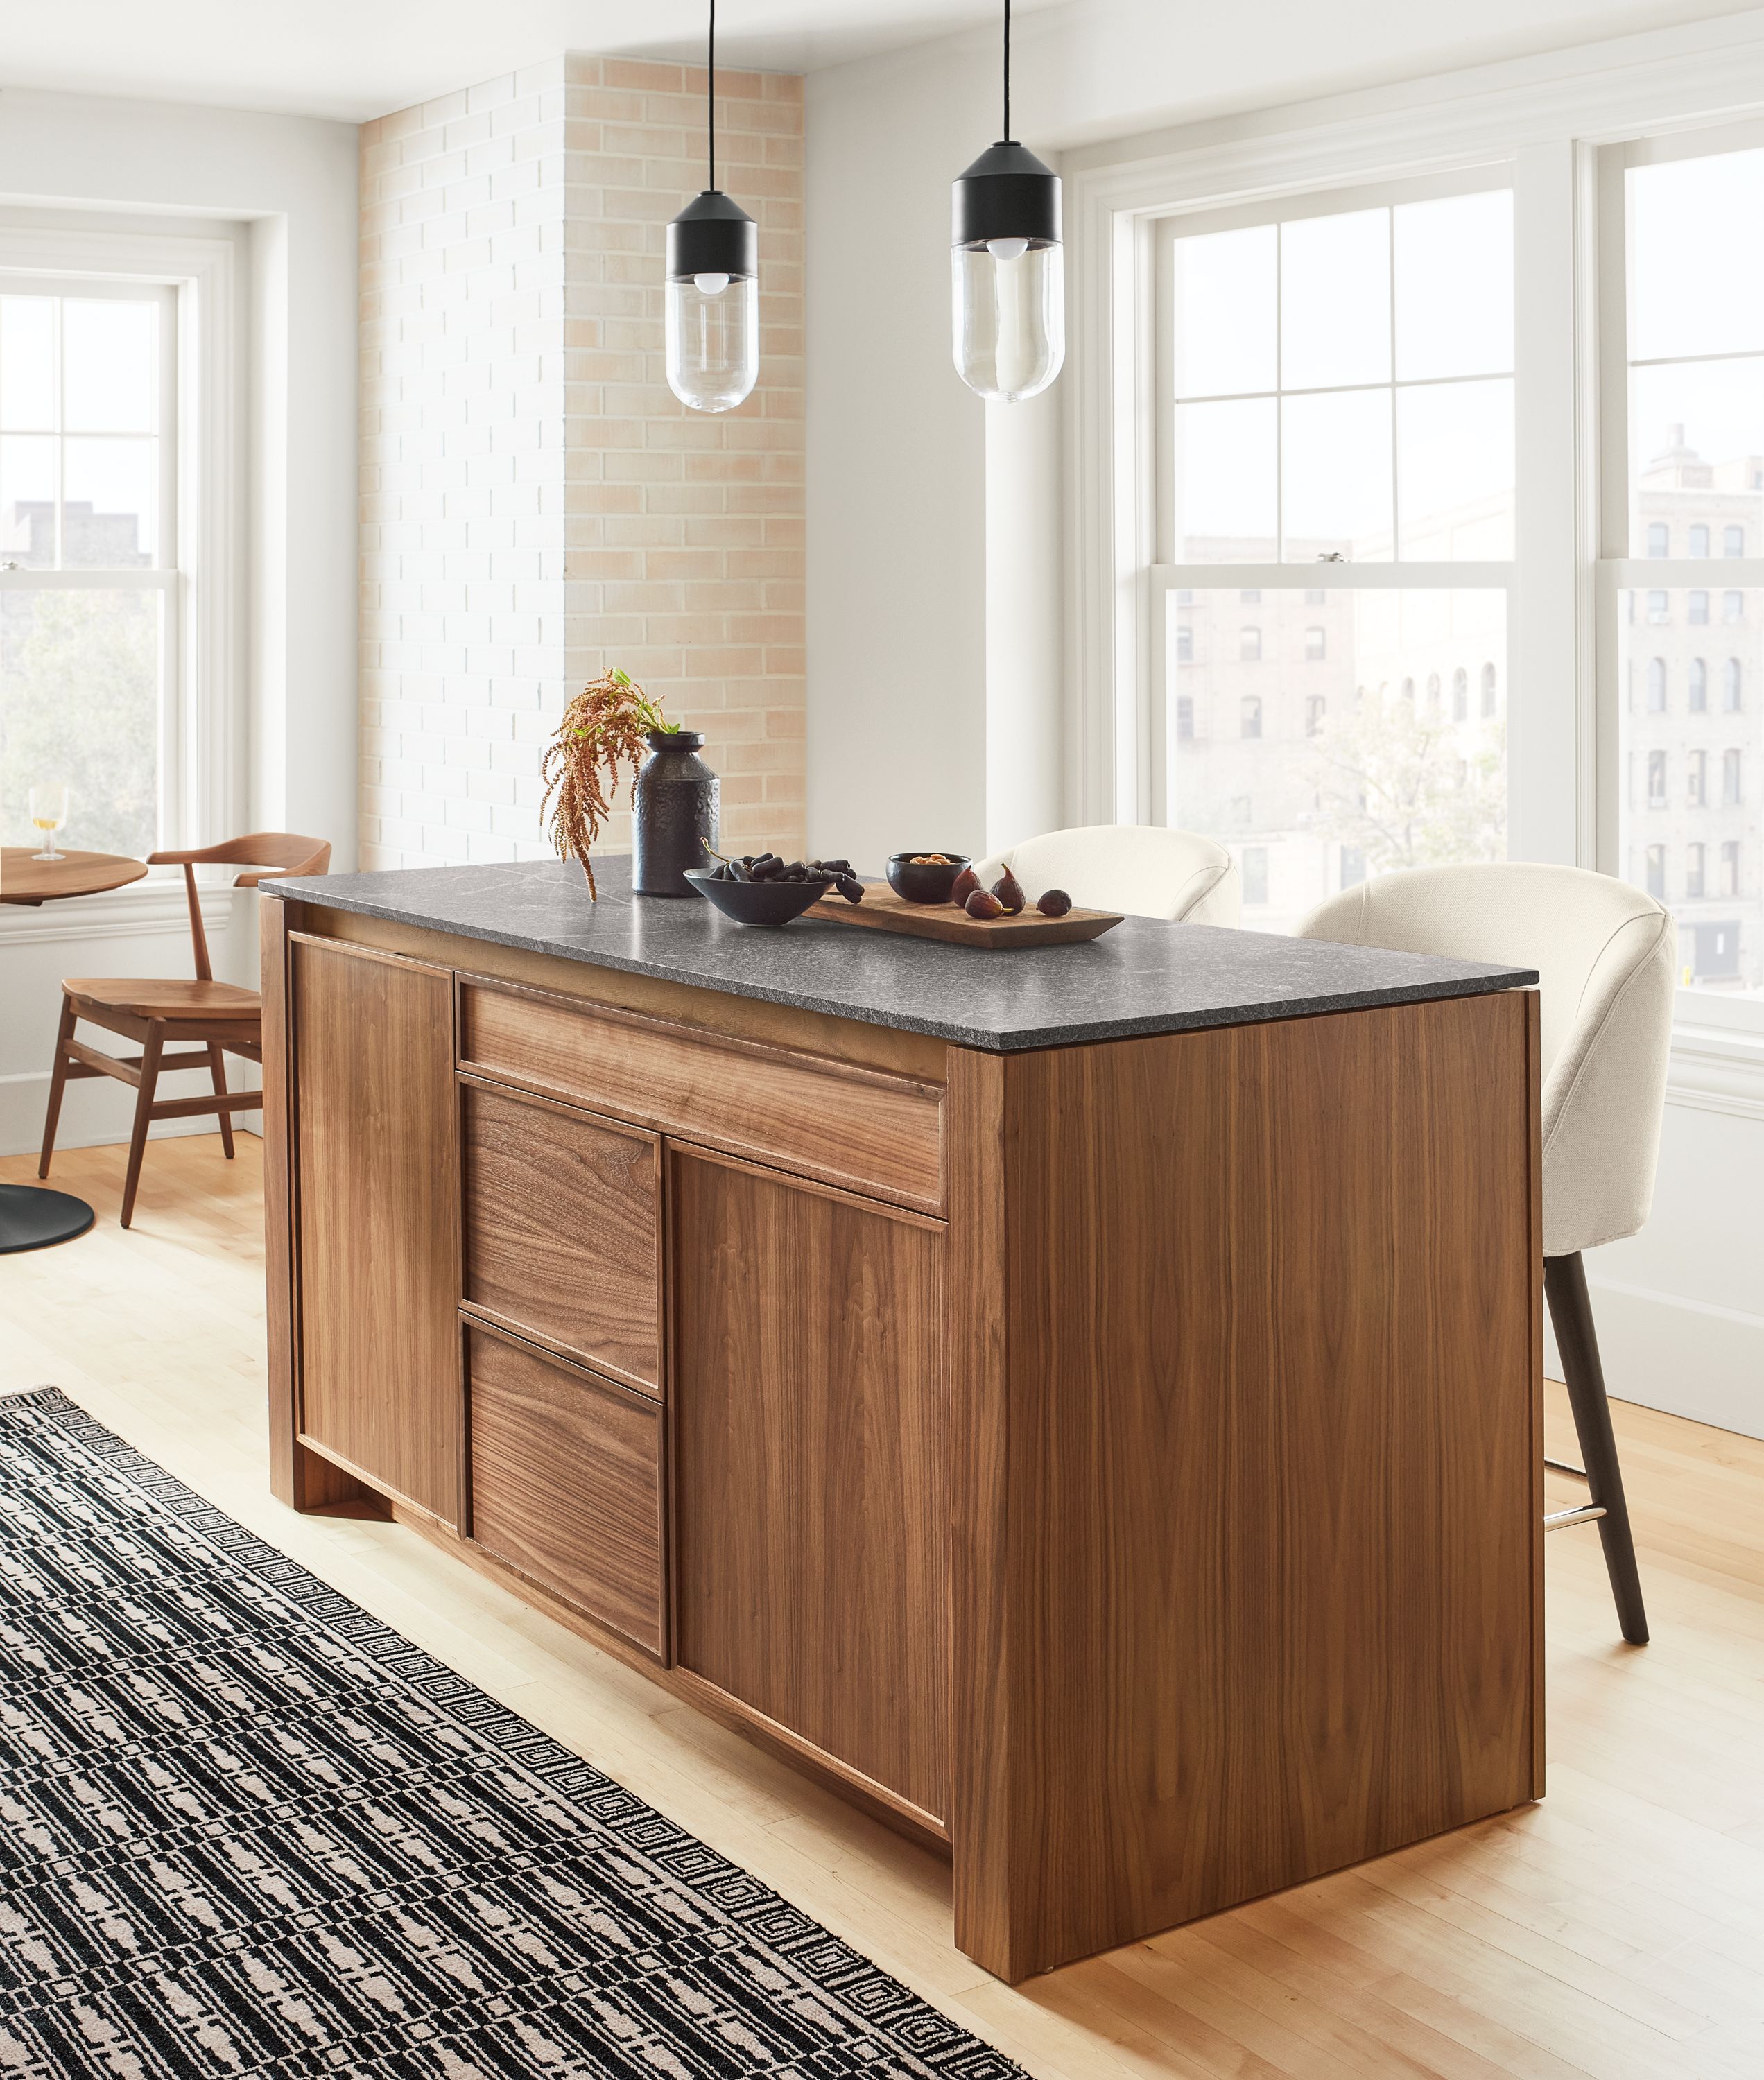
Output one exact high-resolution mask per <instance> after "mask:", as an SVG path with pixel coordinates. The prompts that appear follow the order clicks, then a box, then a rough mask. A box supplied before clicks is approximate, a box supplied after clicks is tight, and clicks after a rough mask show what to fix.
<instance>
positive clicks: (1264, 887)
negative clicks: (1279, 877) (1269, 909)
mask: <svg viewBox="0 0 1764 2080" xmlns="http://www.w3.org/2000/svg"><path fill="white" fill-rule="evenodd" d="M1241 871H1242V874H1243V900H1244V902H1245V904H1246V905H1247V906H1248V907H1249V908H1251V909H1256V910H1259V909H1262V908H1265V907H1266V904H1267V900H1268V848H1267V847H1266V845H1245V847H1244V849H1243V864H1242V868H1241Z"/></svg>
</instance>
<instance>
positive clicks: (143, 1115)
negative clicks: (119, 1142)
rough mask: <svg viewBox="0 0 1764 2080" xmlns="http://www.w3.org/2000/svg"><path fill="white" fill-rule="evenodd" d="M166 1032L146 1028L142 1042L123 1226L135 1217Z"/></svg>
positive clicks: (129, 1140) (129, 1151) (124, 1183)
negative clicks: (154, 1089)
mask: <svg viewBox="0 0 1764 2080" xmlns="http://www.w3.org/2000/svg"><path fill="white" fill-rule="evenodd" d="M165 1034H166V1029H165V1028H164V1026H162V1025H149V1027H148V1028H147V1038H145V1040H144V1041H143V1042H141V1088H140V1089H139V1090H137V1091H136V1093H135V1130H134V1132H133V1133H132V1134H131V1135H130V1136H129V1138H128V1176H126V1177H125V1178H124V1180H123V1226H124V1227H125V1228H126V1227H128V1225H129V1223H130V1222H132V1220H133V1219H134V1218H135V1188H136V1185H139V1184H140V1182H141V1157H142V1156H143V1155H145V1153H146V1152H147V1123H148V1122H149V1119H151V1118H152V1117H153V1088H154V1086H155V1085H156V1084H157V1083H158V1081H159V1055H160V1050H161V1049H162V1046H164V1044H165Z"/></svg>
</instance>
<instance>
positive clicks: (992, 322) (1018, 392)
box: [950, 238, 1065, 404]
mask: <svg viewBox="0 0 1764 2080" xmlns="http://www.w3.org/2000/svg"><path fill="white" fill-rule="evenodd" d="M1063 253H1064V249H1063V248H1062V247H1061V246H1059V245H1030V244H1029V242H1028V241H1027V240H1026V239H1022V238H994V239H993V240H992V241H990V242H989V244H987V245H981V246H966V245H958V246H957V247H956V248H955V249H954V250H953V251H952V252H951V254H950V266H951V315H952V318H953V322H954V337H953V342H952V344H953V346H954V350H955V357H956V373H957V375H960V377H961V379H962V380H963V382H964V383H965V384H967V385H968V388H969V389H970V390H977V391H978V392H980V394H981V396H982V397H1002V398H1004V399H1006V400H1008V401H1009V402H1010V403H1012V404H1020V403H1021V402H1022V400H1023V399H1024V398H1026V397H1033V396H1037V395H1038V394H1039V393H1040V392H1041V391H1044V390H1045V389H1046V388H1047V387H1048V384H1050V383H1052V380H1053V379H1054V378H1055V376H1056V375H1058V374H1059V373H1060V367H1061V363H1063V362H1064V361H1065V263H1064V258H1063Z"/></svg>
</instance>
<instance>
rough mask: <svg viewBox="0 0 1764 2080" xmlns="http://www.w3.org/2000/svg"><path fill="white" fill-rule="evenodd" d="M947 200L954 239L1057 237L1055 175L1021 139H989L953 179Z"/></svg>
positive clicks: (1041, 241) (1043, 240)
mask: <svg viewBox="0 0 1764 2080" xmlns="http://www.w3.org/2000/svg"><path fill="white" fill-rule="evenodd" d="M951 200H952V203H953V206H954V207H953V225H952V233H951V244H952V245H957V246H964V245H966V246H981V245H985V244H987V243H988V241H989V240H992V239H994V238H1027V240H1028V241H1029V243H1030V244H1031V245H1032V246H1035V245H1058V244H1059V243H1060V176H1059V175H1058V174H1056V173H1055V172H1054V170H1053V169H1052V167H1051V166H1044V165H1043V163H1042V162H1041V161H1040V159H1038V158H1037V157H1035V153H1033V152H1031V151H1030V150H1028V149H1027V148H1026V147H1025V146H1023V145H1010V144H1000V145H989V147H988V148H987V149H986V150H985V151H984V152H982V153H981V155H980V157H978V158H977V159H976V160H975V161H974V163H973V164H972V166H970V167H969V168H968V170H967V171H966V172H965V173H964V174H963V175H962V176H961V178H960V179H959V180H958V181H957V182H956V184H955V187H954V190H953V192H952V196H951Z"/></svg>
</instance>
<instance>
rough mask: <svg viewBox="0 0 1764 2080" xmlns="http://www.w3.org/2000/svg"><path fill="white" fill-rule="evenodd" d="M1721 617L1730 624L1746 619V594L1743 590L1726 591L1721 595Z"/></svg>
mask: <svg viewBox="0 0 1764 2080" xmlns="http://www.w3.org/2000/svg"><path fill="white" fill-rule="evenodd" d="M1721 619H1723V620H1724V622H1726V623H1728V624H1729V625H1730V626H1731V625H1732V624H1733V623H1734V622H1736V621H1744V620H1745V593H1743V592H1724V593H1722V595H1721Z"/></svg>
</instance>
